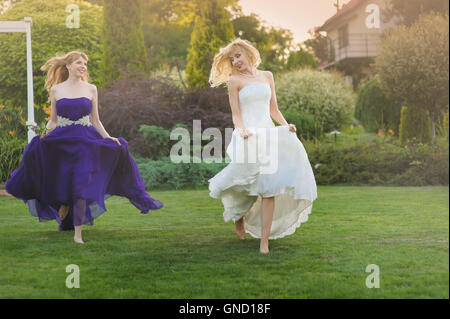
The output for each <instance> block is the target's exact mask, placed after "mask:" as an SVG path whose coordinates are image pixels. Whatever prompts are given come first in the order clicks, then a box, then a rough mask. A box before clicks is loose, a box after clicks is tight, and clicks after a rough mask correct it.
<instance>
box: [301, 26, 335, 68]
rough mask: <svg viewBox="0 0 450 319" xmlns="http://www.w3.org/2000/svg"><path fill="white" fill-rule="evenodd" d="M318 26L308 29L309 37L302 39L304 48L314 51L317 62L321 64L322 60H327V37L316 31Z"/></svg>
mask: <svg viewBox="0 0 450 319" xmlns="http://www.w3.org/2000/svg"><path fill="white" fill-rule="evenodd" d="M318 29H319V27H315V28H312V29H310V30H308V33H309V34H310V36H311V37H310V38H309V39H308V40H305V41H303V45H304V46H305V48H306V49H309V50H310V51H312V52H314V55H315V56H316V58H317V59H318V63H319V64H321V63H322V62H324V61H329V59H330V57H329V52H328V40H327V37H326V36H324V35H323V34H322V33H320V32H319V31H318Z"/></svg>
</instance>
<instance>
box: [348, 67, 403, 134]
mask: <svg viewBox="0 0 450 319" xmlns="http://www.w3.org/2000/svg"><path fill="white" fill-rule="evenodd" d="M400 110H401V104H399V103H394V102H392V101H390V100H389V99H387V98H386V96H385V95H384V94H383V91H382V90H381V88H380V79H379V76H378V75H376V76H374V77H372V78H371V79H369V80H368V81H366V82H365V83H364V84H363V85H361V87H360V88H359V90H358V97H357V99H356V104H355V118H356V119H358V120H359V121H360V122H361V124H362V125H363V126H364V129H365V130H366V131H367V132H372V133H377V132H378V130H379V129H383V130H385V131H387V130H388V129H391V130H393V131H394V132H395V134H398V132H397V130H398V127H399V124H400Z"/></svg>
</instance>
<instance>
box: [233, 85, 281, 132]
mask: <svg viewBox="0 0 450 319" xmlns="http://www.w3.org/2000/svg"><path fill="white" fill-rule="evenodd" d="M271 95H272V92H271V89H270V86H269V84H267V83H265V82H255V83H252V84H249V85H246V86H244V87H243V88H242V89H241V90H240V91H239V104H240V108H241V115H242V121H243V122H244V126H245V127H246V128H250V127H253V128H257V127H275V124H273V122H272V119H271V117H270V98H271Z"/></svg>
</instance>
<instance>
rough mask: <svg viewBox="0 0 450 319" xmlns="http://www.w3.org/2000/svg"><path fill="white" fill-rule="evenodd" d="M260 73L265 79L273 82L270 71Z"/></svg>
mask: <svg viewBox="0 0 450 319" xmlns="http://www.w3.org/2000/svg"><path fill="white" fill-rule="evenodd" d="M261 72H262V74H263V75H264V76H265V77H266V78H267V79H269V80H273V73H272V71H269V70H265V71H261Z"/></svg>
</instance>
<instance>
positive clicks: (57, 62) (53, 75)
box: [41, 51, 89, 101]
mask: <svg viewBox="0 0 450 319" xmlns="http://www.w3.org/2000/svg"><path fill="white" fill-rule="evenodd" d="M80 57H82V58H83V59H85V60H86V62H87V61H89V58H88V56H87V55H86V53H84V52H81V51H71V52H69V53H67V54H65V55H57V56H55V57H53V58H51V59H49V60H48V61H47V62H45V64H44V65H43V66H41V71H45V70H46V69H47V68H49V69H48V71H47V77H46V78H45V89H46V90H47V92H48V93H49V98H48V100H49V101H50V89H51V88H52V86H54V85H56V84H58V83H61V82H64V81H65V80H67V78H68V77H69V70H68V69H67V68H66V65H67V64H71V63H72V62H74V61H76V60H78V59H79V58H80ZM82 80H83V81H86V82H89V74H88V72H87V70H86V73H85V74H84V75H83V77H82Z"/></svg>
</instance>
